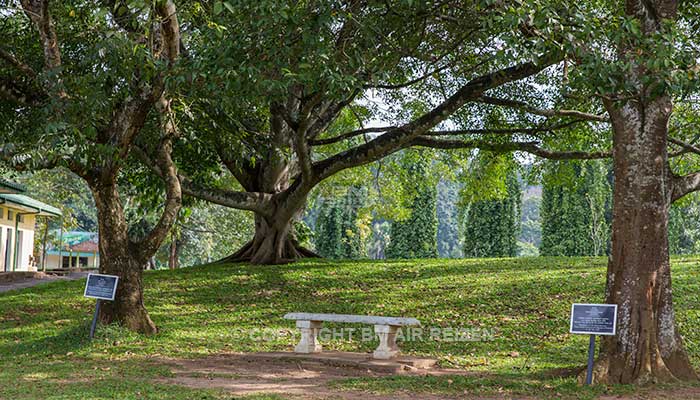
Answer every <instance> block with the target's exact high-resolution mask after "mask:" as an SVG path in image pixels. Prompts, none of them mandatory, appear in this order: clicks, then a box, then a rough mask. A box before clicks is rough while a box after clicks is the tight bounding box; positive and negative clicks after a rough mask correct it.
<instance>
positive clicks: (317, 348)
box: [294, 321, 321, 353]
mask: <svg viewBox="0 0 700 400" xmlns="http://www.w3.org/2000/svg"><path fill="white" fill-rule="evenodd" d="M297 328H299V330H300V331H301V340H300V341H299V343H298V344H297V345H296V347H295V348H294V352H295V353H320V352H321V344H320V343H319V342H318V331H319V329H321V322H319V321H297Z"/></svg>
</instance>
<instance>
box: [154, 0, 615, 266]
mask: <svg viewBox="0 0 700 400" xmlns="http://www.w3.org/2000/svg"><path fill="white" fill-rule="evenodd" d="M512 10H513V9H512V8H511V5H510V4H508V3H507V2H506V3H494V2H490V1H487V2H483V3H482V2H474V3H464V2H461V1H426V2H416V3H412V2H403V1H395V2H394V1H391V2H386V1H360V0H352V1H328V2H317V1H309V2H298V3H297V2H287V1H281V0H267V1H262V2H248V1H231V2H227V3H225V7H219V9H218V10H216V9H215V10H214V14H215V17H214V20H213V22H212V23H211V24H210V25H209V26H210V28H211V29H209V31H207V30H202V31H201V38H202V40H201V42H200V45H201V47H200V48H199V49H198V50H197V55H198V56H199V57H200V58H199V59H198V60H197V61H196V63H195V66H199V67H201V68H202V72H200V73H195V74H194V75H195V77H196V78H195V79H194V82H195V85H194V88H195V90H194V94H193V100H192V103H191V106H190V109H189V111H190V112H191V113H192V114H193V115H197V116H199V117H198V118H193V119H191V120H190V121H189V122H188V124H189V125H190V126H189V129H188V130H187V131H188V132H189V135H190V139H191V140H188V141H187V147H186V149H187V151H186V152H185V151H183V153H182V155H183V159H182V164H181V167H182V168H181V176H180V180H181V182H182V186H183V192H184V193H186V194H189V195H193V196H197V197H199V198H202V199H204V200H208V201H211V202H215V203H218V204H221V205H224V206H228V207H233V208H238V209H243V210H249V211H252V212H254V213H255V234H254V237H253V239H252V240H251V241H250V242H249V243H248V244H247V245H246V246H244V247H243V248H242V249H241V250H240V251H239V252H237V253H236V254H234V255H232V256H231V257H229V258H228V259H229V260H248V261H251V262H253V263H281V262H287V261H289V260H292V259H295V258H298V257H303V256H305V255H312V254H311V253H310V252H309V251H307V250H306V249H304V248H302V247H301V246H300V245H299V243H298V242H297V241H296V240H295V238H294V235H293V230H292V225H293V221H294V219H295V218H298V216H299V214H300V212H301V211H302V210H303V207H304V204H305V202H306V199H307V196H308V195H309V192H310V191H311V190H312V189H313V188H314V187H315V186H317V185H318V184H320V183H321V182H323V181H324V180H326V179H328V178H330V177H332V176H334V175H335V174H337V173H339V172H341V171H343V170H346V169H350V168H355V167H358V166H362V165H365V164H368V163H372V162H375V161H377V160H380V159H382V158H384V157H386V156H388V155H390V154H392V153H394V152H397V151H399V150H401V149H404V148H408V147H412V146H424V147H434V148H442V149H450V148H453V147H459V148H464V147H470V148H477V147H481V146H484V147H486V148H488V149H490V150H493V151H514V150H523V151H526V152H531V153H534V154H538V155H541V156H544V157H554V158H559V157H579V156H582V157H600V156H604V155H605V154H604V152H598V153H596V154H587V153H582V152H573V153H571V152H566V151H563V152H559V151H551V150H547V149H544V148H542V146H541V144H542V142H541V141H540V140H537V138H536V136H537V134H538V133H540V134H544V133H547V132H552V131H553V130H557V129H562V128H565V127H568V126H571V125H572V124H574V123H576V122H577V121H580V120H586V119H594V120H598V119H599V117H598V116H591V115H588V114H585V113H578V112H569V111H566V110H564V111H559V110H548V109H539V108H535V109H533V110H530V111H531V112H532V113H533V114H539V116H538V120H537V124H536V126H534V127H533V126H532V124H513V125H512V126H506V127H503V128H501V129H495V130H492V129H483V128H479V127H478V125H477V124H470V123H460V124H459V125H460V126H465V127H464V129H449V128H451V127H454V126H455V124H454V123H450V120H451V119H452V120H454V117H455V115H456V114H458V113H460V112H461V113H463V114H464V115H470V114H471V115H477V114H478V112H475V111H474V110H473V109H471V108H470V107H468V106H474V107H487V106H485V105H484V104H485V103H490V98H489V97H488V96H486V93H487V92H489V91H494V90H496V89H499V90H503V91H504V92H508V93H511V92H517V90H516V89H515V87H516V86H517V85H516V83H517V82H523V83H522V85H520V86H519V87H520V89H521V90H522V89H525V88H529V89H533V90H536V88H535V86H533V84H534V81H533V79H534V78H533V77H535V76H536V75H538V74H540V73H541V72H542V71H544V70H546V69H547V68H548V67H550V66H552V65H555V64H557V63H559V62H560V61H561V60H562V59H563V57H564V52H562V51H561V48H562V47H563V46H562V40H563V38H564V32H565V31H566V30H567V29H576V27H577V26H578V25H577V24H574V23H572V22H571V21H572V20H573V19H575V18H577V17H576V14H572V13H568V12H567V10H566V9H559V8H557V6H556V2H553V3H552V4H547V5H546V6H544V7H542V9H541V10H540V11H541V18H540V16H538V18H534V19H533V18H530V17H529V16H528V15H526V14H525V13H523V14H522V15H520V14H517V13H515V14H514V13H513V12H512ZM539 28H543V29H547V30H548V32H551V35H550V36H551V37H549V36H547V35H538V34H536V32H537V31H538V29H539ZM193 53H194V52H193ZM200 77H201V78H200ZM369 91H374V93H377V94H378V95H379V96H381V97H382V98H383V99H384V100H383V101H384V102H385V103H386V104H387V105H388V106H390V107H392V111H390V112H389V113H387V114H385V115H384V116H385V117H387V118H386V119H387V120H388V121H390V122H391V124H389V125H387V126H380V127H376V126H373V127H369V126H367V125H366V123H368V122H369V120H370V119H371V118H372V117H373V116H377V115H376V114H377V109H376V108H375V107H373V106H371V105H368V104H367V101H368V99H367V96H366V94H367V93H369ZM435 93H440V95H435ZM542 104H543V105H544V103H542ZM492 106H493V105H488V107H492ZM499 106H500V105H495V107H499ZM393 107H397V109H401V110H407V112H403V111H401V112H393ZM348 111H350V112H351V113H352V114H354V115H355V116H356V117H357V121H358V124H359V125H360V127H359V128H358V129H350V130H348V129H343V128H344V127H345V126H344V125H343V124H340V127H339V125H338V123H337V122H338V117H339V116H340V115H342V114H343V113H344V112H345V113H347V112H348ZM373 111H374V112H373ZM542 116H544V118H541V117H542ZM465 118H466V119H469V118H468V117H465ZM530 122H532V121H530ZM475 125H477V126H475ZM519 134H529V135H530V140H527V141H522V140H520V138H521V136H518V135H519ZM533 135H534V137H533ZM446 138H450V139H455V138H459V140H458V143H455V142H454V141H453V140H449V139H446ZM465 138H466V139H468V140H465ZM192 153H196V154H198V155H200V157H198V158H197V159H196V160H195V159H193V157H190V156H189V155H190V154H192ZM141 156H142V159H143V160H144V162H146V163H147V164H149V165H151V166H152V167H153V168H154V170H156V171H157V170H158V168H156V167H155V166H154V163H153V161H152V160H151V159H152V157H149V154H148V153H147V152H145V151H144V152H142V154H141ZM222 165H223V166H224V171H225V172H226V173H228V174H230V176H232V177H234V178H235V183H233V184H231V182H230V180H228V178H226V179H223V180H222V179H221V177H222V176H224V177H225V176H226V174H224V173H223V171H222V170H221V168H220V166H222Z"/></svg>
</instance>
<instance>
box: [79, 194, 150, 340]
mask: <svg viewBox="0 0 700 400" xmlns="http://www.w3.org/2000/svg"><path fill="white" fill-rule="evenodd" d="M92 192H93V196H94V197H95V205H96V206H97V216H98V220H99V224H98V227H99V234H100V238H99V248H100V273H104V274H110V275H117V276H119V284H118V286H117V293H116V296H115V298H114V301H106V302H104V303H103V305H102V307H101V308H100V321H101V322H103V323H112V322H118V323H120V324H122V325H124V326H126V327H127V328H129V329H131V330H134V331H137V332H141V333H146V334H152V333H156V332H157V329H156V326H155V324H154V323H153V321H152V320H151V318H150V317H149V315H148V312H147V311H146V307H145V306H144V303H143V281H142V275H143V272H142V266H143V265H144V264H145V261H146V260H141V259H140V257H139V255H138V252H137V251H136V249H135V248H134V244H133V243H132V242H131V241H130V240H129V235H128V232H127V231H128V229H127V223H126V219H125V218H124V210H123V208H122V204H121V201H120V198H119V193H118V191H117V186H116V183H107V184H101V183H100V184H95V185H93V187H92Z"/></svg>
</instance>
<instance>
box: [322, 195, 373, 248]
mask: <svg viewBox="0 0 700 400" xmlns="http://www.w3.org/2000/svg"><path fill="white" fill-rule="evenodd" d="M366 193H367V190H366V189H364V188H361V187H357V186H352V187H350V188H348V189H347V191H346V193H345V195H344V196H343V197H340V198H329V199H323V200H322V204H321V206H320V207H321V211H320V213H319V216H318V219H317V220H316V234H315V236H314V243H315V245H316V251H317V252H318V253H319V254H320V255H322V256H324V257H328V258H333V259H342V258H345V259H356V258H361V257H364V256H366V249H365V248H366V246H365V240H364V235H363V234H362V232H361V230H360V226H359V224H360V219H359V211H360V209H361V208H362V207H363V205H364V199H365V197H366Z"/></svg>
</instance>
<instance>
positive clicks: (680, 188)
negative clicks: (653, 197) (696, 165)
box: [671, 172, 700, 202]
mask: <svg viewBox="0 0 700 400" xmlns="http://www.w3.org/2000/svg"><path fill="white" fill-rule="evenodd" d="M672 176H673V178H672V180H671V182H672V190H671V202H674V201H676V200H678V199H680V198H681V197H683V196H685V195H687V194H690V193H693V192H697V191H698V190H700V172H695V173H692V174H688V175H684V176H678V175H672Z"/></svg>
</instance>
